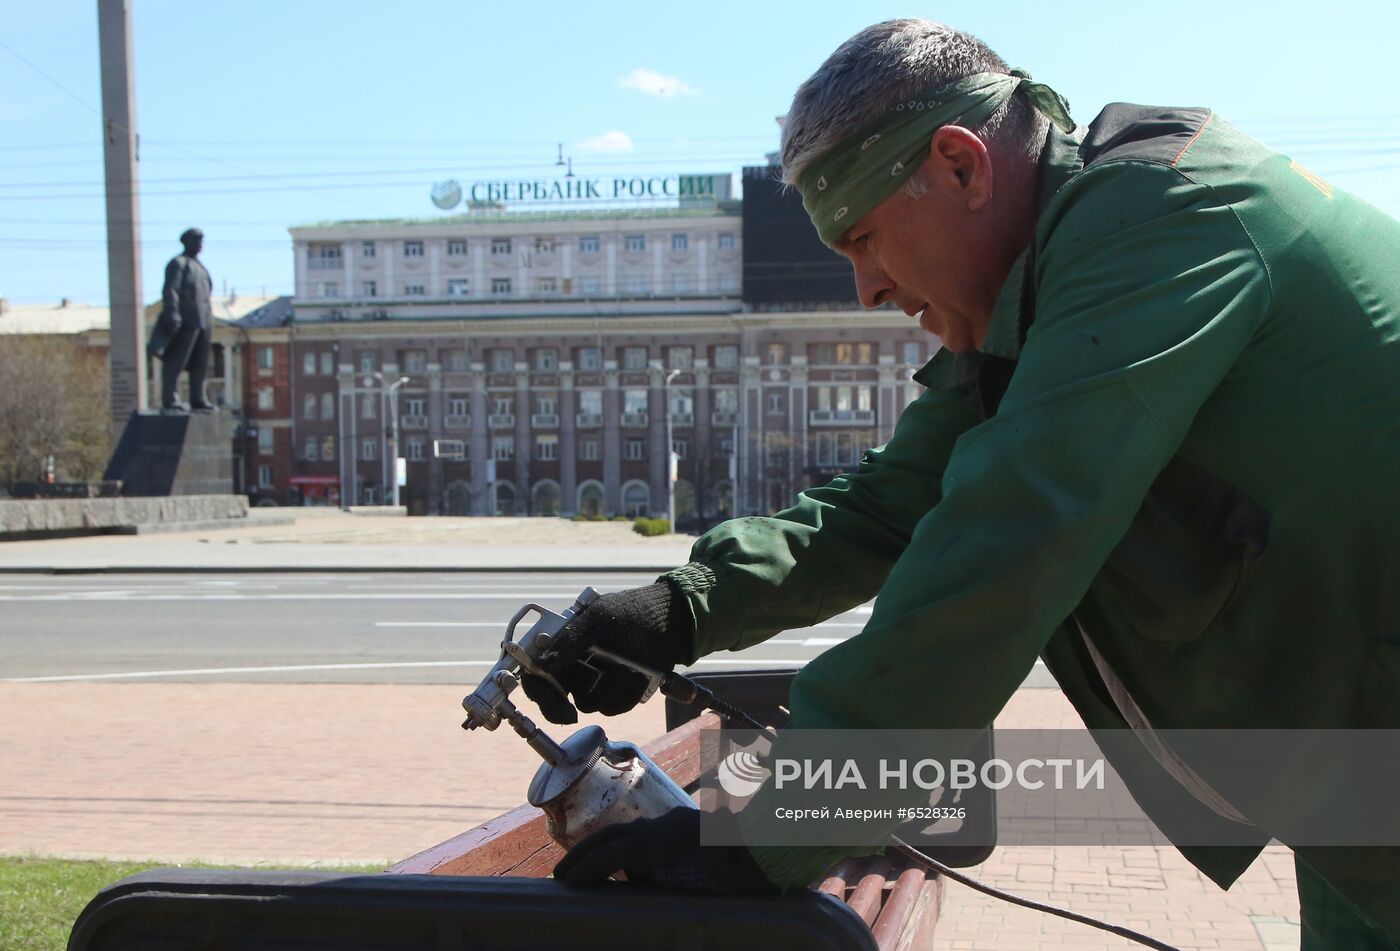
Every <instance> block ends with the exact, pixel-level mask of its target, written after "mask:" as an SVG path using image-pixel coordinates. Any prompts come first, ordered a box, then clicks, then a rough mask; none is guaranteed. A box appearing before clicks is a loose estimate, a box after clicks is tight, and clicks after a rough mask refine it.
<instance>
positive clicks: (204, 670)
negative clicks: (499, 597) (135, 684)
mask: <svg viewBox="0 0 1400 951" xmlns="http://www.w3.org/2000/svg"><path fill="white" fill-rule="evenodd" d="M494 666H496V662H495V661H494V660H418V661H403V662H398V663H387V664H294V665H291V666H287V667H201V668H196V669H191V670H133V671H126V672H123V673H119V674H65V675H63V676H59V677H7V678H5V679H4V680H0V683H6V684H47V683H58V682H60V681H66V680H134V679H139V678H145V677H193V676H196V675H205V674H278V673H294V672H297V671H306V670H389V669H394V668H402V667H494Z"/></svg>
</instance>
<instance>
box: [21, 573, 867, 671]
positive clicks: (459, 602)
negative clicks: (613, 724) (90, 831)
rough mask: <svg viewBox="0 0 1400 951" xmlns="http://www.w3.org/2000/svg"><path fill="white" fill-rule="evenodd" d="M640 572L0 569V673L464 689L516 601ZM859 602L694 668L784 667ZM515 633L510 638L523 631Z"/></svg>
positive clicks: (561, 600)
mask: <svg viewBox="0 0 1400 951" xmlns="http://www.w3.org/2000/svg"><path fill="white" fill-rule="evenodd" d="M654 579H655V575H652V574H638V575H619V574H612V573H609V574H598V575H591V576H590V575H587V574H582V573H580V574H567V575H566V574H557V575H556V574H518V575H514V574H512V575H507V574H442V575H435V574H414V575H386V576H383V577H381V578H375V577H373V576H366V575H363V574H334V573H327V574H324V575H295V576H274V575H257V574H252V575H234V576H230V575H199V574H172V575H126V576H123V575H96V576H94V575H85V576H62V575H59V576H36V575H0V680H7V681H30V682H61V681H63V680H110V681H119V682H120V681H130V682H136V683H139V682H151V681H201V680H204V681H225V682H228V681H261V682H282V683H287V682H295V683H474V682H476V680H477V679H478V678H479V677H480V676H481V673H482V672H483V671H485V670H486V669H488V668H489V667H490V666H491V665H492V664H493V663H495V660H496V657H497V656H498V650H499V648H498V645H499V644H500V641H501V637H502V635H503V633H504V630H505V625H506V622H507V621H508V620H509V619H510V617H511V616H512V615H513V614H514V613H515V612H516V610H517V609H519V608H520V607H521V606H522V605H524V604H525V603H526V602H530V601H534V602H538V603H540V604H543V605H544V606H546V607H548V608H550V609H552V610H556V611H557V610H562V609H563V608H565V607H567V606H568V605H569V604H570V603H571V602H572V601H573V599H574V598H575V597H576V596H577V595H578V593H579V592H580V591H581V590H582V589H583V588H584V587H585V586H586V585H589V584H591V585H593V587H595V588H597V589H598V590H599V591H613V590H620V589H623V588H630V587H635V586H637V585H642V584H648V583H650V582H651V581H653V580H654ZM869 615H870V608H869V606H868V605H867V606H863V607H860V608H857V609H856V610H854V611H851V612H848V613H847V614H844V615H841V616H840V617H838V618H833V619H832V620H830V621H828V622H826V623H824V624H822V625H820V626H818V627H815V628H808V629H804V630H801V631H797V632H793V633H787V634H781V635H779V636H778V637H775V638H773V639H772V640H769V641H767V642H765V643H764V644H762V645H760V646H757V647H754V648H752V649H750V650H747V651H744V652H743V653H742V654H730V653H722V654H719V655H716V656H714V657H711V658H706V659H704V660H702V661H701V663H700V664H699V665H698V666H699V668H701V669H720V668H740V667H763V666H772V667H776V666H793V665H796V664H802V663H805V662H806V661H808V660H810V659H812V658H813V657H815V656H816V655H817V654H819V653H820V652H821V651H822V650H824V649H825V648H826V647H828V646H830V645H831V644H834V643H837V642H838V641H841V640H844V639H846V638H848V637H851V636H853V635H854V634H856V633H857V632H859V631H860V629H861V627H862V626H863V625H864V622H865V620H866V619H868V617H869ZM528 623H529V620H528V619H527V622H526V624H527V626H526V627H525V628H522V629H521V633H523V632H524V630H527V629H528Z"/></svg>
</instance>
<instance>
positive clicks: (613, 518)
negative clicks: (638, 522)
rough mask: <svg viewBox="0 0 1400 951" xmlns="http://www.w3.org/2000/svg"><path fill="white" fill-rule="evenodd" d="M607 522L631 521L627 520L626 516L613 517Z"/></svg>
mask: <svg viewBox="0 0 1400 951" xmlns="http://www.w3.org/2000/svg"><path fill="white" fill-rule="evenodd" d="M608 521H609V522H630V521H632V519H630V518H628V517H627V516H626V515H614V516H613V517H612V518H610V519H608Z"/></svg>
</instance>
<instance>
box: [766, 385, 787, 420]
mask: <svg viewBox="0 0 1400 951" xmlns="http://www.w3.org/2000/svg"><path fill="white" fill-rule="evenodd" d="M786 412H787V395H786V394H785V393H783V392H781V391H778V392H771V393H769V394H768V415H769V416H781V415H782V414H783V413H786Z"/></svg>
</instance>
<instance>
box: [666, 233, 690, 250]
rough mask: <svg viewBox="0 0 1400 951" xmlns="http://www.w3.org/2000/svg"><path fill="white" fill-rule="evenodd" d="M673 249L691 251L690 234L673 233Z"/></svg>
mask: <svg viewBox="0 0 1400 951" xmlns="http://www.w3.org/2000/svg"><path fill="white" fill-rule="evenodd" d="M671 250H672V251H689V250H690V236H689V235H684V234H673V235H671Z"/></svg>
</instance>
